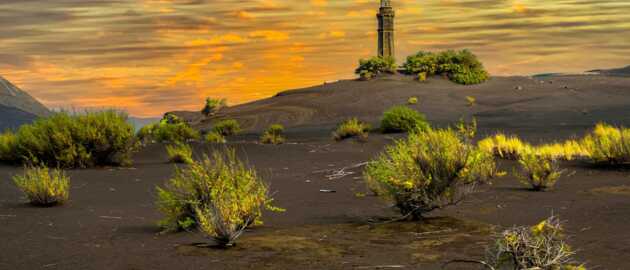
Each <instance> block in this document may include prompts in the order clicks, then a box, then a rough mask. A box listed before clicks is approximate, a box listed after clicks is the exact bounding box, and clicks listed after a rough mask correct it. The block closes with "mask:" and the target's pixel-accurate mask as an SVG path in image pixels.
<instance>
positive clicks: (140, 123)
mask: <svg viewBox="0 0 630 270" xmlns="http://www.w3.org/2000/svg"><path fill="white" fill-rule="evenodd" d="M161 119H162V118H140V117H133V116H129V119H127V122H129V123H131V124H132V125H133V127H134V128H135V129H136V131H138V130H140V129H141V128H142V127H144V126H146V125H150V124H153V123H156V122H159V121H160V120H161Z"/></svg>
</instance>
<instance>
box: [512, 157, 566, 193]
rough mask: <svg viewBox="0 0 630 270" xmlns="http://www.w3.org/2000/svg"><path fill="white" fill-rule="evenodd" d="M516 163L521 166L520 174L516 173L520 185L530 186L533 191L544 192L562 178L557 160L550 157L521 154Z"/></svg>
mask: <svg viewBox="0 0 630 270" xmlns="http://www.w3.org/2000/svg"><path fill="white" fill-rule="evenodd" d="M518 163H519V164H520V166H521V172H520V173H516V175H517V177H518V178H519V179H520V180H521V183H523V184H524V185H526V186H530V187H531V188H532V189H533V190H535V191H544V190H546V189H548V188H551V187H553V186H554V185H555V183H556V182H557V181H558V179H559V178H560V176H562V170H560V165H559V164H558V160H557V159H556V158H554V157H552V156H546V155H541V154H540V153H536V152H535V151H533V152H530V153H525V154H522V155H521V156H520V157H519V159H518Z"/></svg>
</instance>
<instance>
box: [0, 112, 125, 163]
mask: <svg viewBox="0 0 630 270" xmlns="http://www.w3.org/2000/svg"><path fill="white" fill-rule="evenodd" d="M1 140H2V141H3V142H2V143H0V144H2V145H3V146H2V150H0V151H2V152H3V153H5V154H2V155H0V159H2V161H4V162H11V163H28V164H31V163H34V164H45V165H49V166H59V167H90V166H97V165H126V164H129V163H130V162H131V154H132V152H133V150H134V149H135V147H136V143H135V142H136V141H135V139H134V134H133V126H132V125H131V124H129V123H127V115H126V114H124V113H122V112H117V111H113V110H108V111H101V112H86V113H83V114H77V115H71V114H69V113H67V112H60V113H56V114H54V115H53V116H51V117H48V118H41V119H38V120H36V121H35V122H34V123H32V124H29V125H23V126H21V127H20V128H19V129H18V131H17V132H16V133H15V134H13V135H11V134H10V133H5V134H4V135H2V139H1ZM6 153H12V154H6Z"/></svg>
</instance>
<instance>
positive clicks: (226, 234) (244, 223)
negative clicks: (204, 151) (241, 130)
mask: <svg viewBox="0 0 630 270" xmlns="http://www.w3.org/2000/svg"><path fill="white" fill-rule="evenodd" d="M157 192H158V200H157V205H158V209H159V210H160V211H161V212H162V213H163V214H164V216H165V218H164V219H163V220H162V221H160V225H161V226H162V227H163V228H165V229H166V230H169V231H177V230H189V229H193V228H199V229H200V230H201V231H202V232H203V233H204V234H206V235H208V236H209V237H211V238H212V239H214V240H215V241H216V243H217V244H218V245H220V246H229V245H232V244H233V243H234V241H235V240H236V238H238V237H239V236H240V235H241V233H242V232H243V231H244V230H245V229H246V228H247V227H248V226H250V225H256V224H260V223H261V219H260V218H261V216H262V208H267V209H270V210H274V211H278V210H281V209H278V208H275V207H273V206H271V202H272V199H271V198H270V196H269V192H268V188H267V186H266V185H265V184H264V183H263V182H262V180H261V179H260V178H259V177H258V175H257V174H256V172H255V170H254V169H251V168H248V167H246V166H245V164H243V163H242V162H241V161H240V160H238V159H237V158H236V154H235V152H234V150H228V151H227V153H221V152H214V153H213V155H212V158H208V157H205V158H204V159H203V160H202V161H200V162H193V163H192V164H191V165H190V167H188V168H186V169H180V168H177V169H176V171H175V176H174V177H173V178H171V179H170V180H169V182H168V184H167V185H166V187H164V188H160V187H158V188H157Z"/></svg>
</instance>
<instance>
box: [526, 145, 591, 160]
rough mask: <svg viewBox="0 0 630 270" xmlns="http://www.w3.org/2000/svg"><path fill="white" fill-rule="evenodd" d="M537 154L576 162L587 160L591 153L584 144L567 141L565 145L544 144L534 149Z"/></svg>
mask: <svg viewBox="0 0 630 270" xmlns="http://www.w3.org/2000/svg"><path fill="white" fill-rule="evenodd" d="M534 148H535V149H534V150H533V151H535V152H536V153H538V154H539V155H543V156H548V157H552V158H554V159H558V160H574V159H578V158H587V157H588V156H589V153H588V151H587V150H586V149H584V147H583V146H582V144H581V143H580V142H578V141H576V140H567V141H565V142H563V143H552V144H544V145H540V146H536V147H534Z"/></svg>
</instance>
